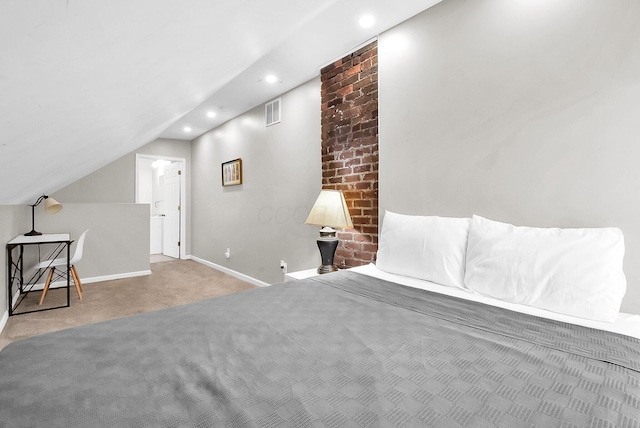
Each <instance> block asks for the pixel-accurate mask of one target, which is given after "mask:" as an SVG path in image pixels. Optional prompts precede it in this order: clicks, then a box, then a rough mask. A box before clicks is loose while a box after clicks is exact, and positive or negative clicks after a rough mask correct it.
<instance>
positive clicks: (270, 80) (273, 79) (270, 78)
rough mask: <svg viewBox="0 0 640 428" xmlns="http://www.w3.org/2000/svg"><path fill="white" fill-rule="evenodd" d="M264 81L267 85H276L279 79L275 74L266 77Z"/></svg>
mask: <svg viewBox="0 0 640 428" xmlns="http://www.w3.org/2000/svg"><path fill="white" fill-rule="evenodd" d="M264 81H265V82H267V83H276V82H277V81H278V78H277V77H276V76H274V75H273V74H269V75H267V76H265V77H264Z"/></svg>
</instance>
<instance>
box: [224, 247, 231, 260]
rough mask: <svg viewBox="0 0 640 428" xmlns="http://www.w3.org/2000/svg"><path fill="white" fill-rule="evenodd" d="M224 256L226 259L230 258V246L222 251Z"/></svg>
mask: <svg viewBox="0 0 640 428" xmlns="http://www.w3.org/2000/svg"><path fill="white" fill-rule="evenodd" d="M224 256H225V257H226V258H228V259H230V258H231V248H227V251H225V252H224Z"/></svg>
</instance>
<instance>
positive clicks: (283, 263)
mask: <svg viewBox="0 0 640 428" xmlns="http://www.w3.org/2000/svg"><path fill="white" fill-rule="evenodd" d="M280 269H282V273H287V262H285V261H284V260H280Z"/></svg>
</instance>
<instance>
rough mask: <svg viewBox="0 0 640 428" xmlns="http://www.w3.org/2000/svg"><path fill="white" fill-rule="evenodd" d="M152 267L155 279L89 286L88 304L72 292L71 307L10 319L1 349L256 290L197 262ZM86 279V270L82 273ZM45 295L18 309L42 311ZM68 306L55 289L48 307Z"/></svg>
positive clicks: (33, 295)
mask: <svg viewBox="0 0 640 428" xmlns="http://www.w3.org/2000/svg"><path fill="white" fill-rule="evenodd" d="M155 261H157V262H156V263H151V272H152V273H151V275H147V276H140V277H136V278H128V279H118V280H113V281H105V282H95V283H91V284H83V288H84V292H83V293H82V295H83V300H79V299H78V295H77V294H76V292H75V288H73V285H72V288H71V306H70V307H68V308H61V309H53V310H49V311H44V312H36V313H29V314H23V315H15V316H11V317H9V320H8V321H7V324H6V326H5V328H4V330H3V331H2V333H1V334H0V349H2V348H4V347H5V346H6V345H7V344H9V343H11V342H14V341H16V340H20V339H24V338H27V337H30V336H35V335H38V334H42V333H48V332H51V331H57V330H62V329H64V328H69V327H75V326H78V325H83V324H89V323H94V322H99V321H105V320H108V319H113V318H120V317H125V316H129V315H134V314H137V313H141V312H148V311H154V310H158V309H164V308H168V307H170V306H177V305H182V304H186V303H191V302H196V301H199V300H203V299H206V298H209V297H216V296H223V295H225V294H231V293H236V292H238V291H243V290H248V289H251V288H255V286H254V285H252V284H249V283H248V282H244V281H242V280H240V279H237V278H234V277H232V276H229V275H226V274H224V273H222V272H220V271H217V270H215V269H212V268H210V267H207V266H205V265H203V264H200V263H196V262H194V261H191V260H176V259H169V258H159V259H156V260H155ZM79 274H80V275H82V272H81V271H80V272H79ZM39 300H40V292H36V293H30V294H29V296H28V297H27V299H25V301H24V302H22V303H21V305H20V306H19V308H18V310H19V311H23V310H29V309H30V308H37V307H38V301H39ZM64 303H66V289H56V290H51V291H50V292H49V293H48V294H47V296H46V299H45V302H44V303H43V307H44V306H46V305H50V306H57V305H60V304H64Z"/></svg>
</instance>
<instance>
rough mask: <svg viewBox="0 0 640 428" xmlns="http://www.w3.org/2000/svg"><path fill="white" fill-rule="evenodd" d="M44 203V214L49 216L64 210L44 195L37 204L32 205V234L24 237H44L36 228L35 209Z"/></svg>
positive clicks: (59, 204)
mask: <svg viewBox="0 0 640 428" xmlns="http://www.w3.org/2000/svg"><path fill="white" fill-rule="evenodd" d="M42 201H44V212H46V213H47V214H55V213H57V212H58V211H60V210H61V209H62V204H61V203H60V202H58V201H56V200H55V199H53V198H50V197H48V196H47V195H42V196H40V197H39V198H38V200H37V201H36V203H35V204H33V205H31V232H27V233H25V234H24V236H36V235H42V233H41V232H36V226H35V217H36V215H35V209H36V207H37V206H38V205H40V203H41V202H42Z"/></svg>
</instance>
